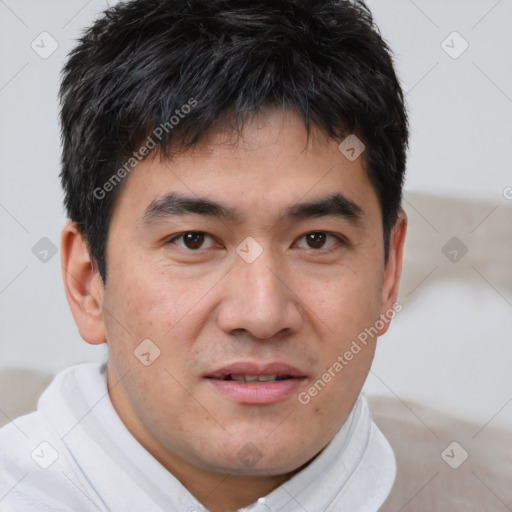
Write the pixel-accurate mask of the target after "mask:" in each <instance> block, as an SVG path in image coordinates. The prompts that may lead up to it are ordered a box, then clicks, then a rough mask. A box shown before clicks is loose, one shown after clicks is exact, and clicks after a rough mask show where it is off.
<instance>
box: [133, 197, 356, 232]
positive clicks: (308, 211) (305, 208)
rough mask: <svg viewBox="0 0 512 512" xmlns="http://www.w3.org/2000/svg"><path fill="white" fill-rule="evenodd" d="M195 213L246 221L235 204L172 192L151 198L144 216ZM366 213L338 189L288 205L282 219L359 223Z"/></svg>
mask: <svg viewBox="0 0 512 512" xmlns="http://www.w3.org/2000/svg"><path fill="white" fill-rule="evenodd" d="M191 214H195V215H203V216H207V217H214V218H220V219H223V220H228V221H231V222H234V223H240V222H243V221H244V220H245V218H246V217H245V216H243V215H241V214H240V213H239V212H238V211H237V210H236V209H235V208H233V207H231V206H229V205H226V204H223V203H219V202H217V201H214V200H212V199H208V198H206V197H192V196H186V195H183V194H180V193H177V192H171V193H170V194H167V195H165V196H163V197H160V198H156V199H154V200H153V201H151V203H150V204H149V205H148V207H147V208H146V209H145V211H144V213H143V215H142V220H143V221H144V223H145V224H152V223H154V222H158V221H161V220H165V219H167V218H169V217H179V216H184V215H191ZM363 215H364V211H363V209H362V208H361V207H360V206H359V205H357V204H356V203H355V202H354V201H352V200H351V199H349V198H348V197H346V196H345V195H343V194H341V193H334V194H331V195H329V196H327V197H324V198H320V199H315V200H313V201H308V202H299V203H295V204H292V205H290V206H288V207H287V208H286V209H285V211H284V214H283V215H282V216H281V220H283V219H285V220H287V219H306V218H318V217H338V218H342V219H346V220H348V221H350V222H352V223H354V224H355V223H358V222H359V221H360V220H361V219H362V217H363Z"/></svg>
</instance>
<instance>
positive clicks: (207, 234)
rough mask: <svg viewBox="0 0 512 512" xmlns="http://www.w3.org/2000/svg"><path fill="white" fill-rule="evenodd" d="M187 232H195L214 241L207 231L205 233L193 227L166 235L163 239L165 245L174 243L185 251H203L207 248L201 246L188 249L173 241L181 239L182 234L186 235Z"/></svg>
mask: <svg viewBox="0 0 512 512" xmlns="http://www.w3.org/2000/svg"><path fill="white" fill-rule="evenodd" d="M187 233H197V234H202V235H204V236H205V238H206V237H208V238H210V239H211V240H212V241H213V242H216V240H215V238H214V237H213V235H210V234H209V233H206V231H197V230H194V229H190V230H188V231H182V232H181V233H175V234H174V235H172V236H171V237H168V238H166V240H165V245H167V244H174V245H176V246H177V247H179V248H180V249H182V250H184V251H187V252H199V251H204V250H206V249H208V247H206V248H203V247H201V248H200V249H189V248H188V247H184V246H181V245H178V244H177V243H176V242H175V241H176V240H177V239H180V238H181V239H182V237H183V235H186V234H187Z"/></svg>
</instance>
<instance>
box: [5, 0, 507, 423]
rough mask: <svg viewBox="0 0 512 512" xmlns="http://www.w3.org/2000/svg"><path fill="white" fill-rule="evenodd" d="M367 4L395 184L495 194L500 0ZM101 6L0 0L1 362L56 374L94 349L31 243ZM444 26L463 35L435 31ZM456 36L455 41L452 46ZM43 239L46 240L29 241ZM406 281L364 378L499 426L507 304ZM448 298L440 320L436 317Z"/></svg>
mask: <svg viewBox="0 0 512 512" xmlns="http://www.w3.org/2000/svg"><path fill="white" fill-rule="evenodd" d="M110 3H114V2H110ZM368 4H369V6H370V7H371V8H372V11H373V12H374V15H375V19H376V21H377V24H378V25H379V26H380V29H381V32H382V34H383V36H384V38H385V39H386V40H387V41H388V42H389V44H390V46H391V48H392V49H393V51H394V53H395V55H396V65H397V69H398V73H399V76H400V78H401V80H402V83H403V87H404V90H405V91H407V96H406V98H407V103H408V107H409V111H410V121H411V131H412V137H411V145H410V157H409V163H408V174H407V185H406V189H407V191H412V192H418V193H427V194H428V193H433V194H440V195H442V196H446V197H459V198H471V199H473V200H479V201H480V200H481V201H484V200H485V201H487V202H489V203H490V204H494V203H495V204H500V203H502V202H504V201H506V198H504V195H503V191H504V190H506V187H509V186H512V172H511V161H512V151H511V147H512V99H511V98H512V66H511V65H510V63H511V62H512V31H511V30H510V26H511V22H512V3H511V2H510V1H496V0H478V1H476V0H472V1H468V0H450V1H449V2H447V1H446V0H428V1H427V0H423V1H420V0H415V1H414V2H413V1H412V0H387V1H385V2H384V1H382V0H380V1H378V0H372V1H369V2H368ZM106 5H107V2H105V1H104V0H91V1H89V2H87V1H85V0H80V1H76V0H73V1H70V0H68V1H64V0H62V1H58V0H46V1H44V2H43V1H35V0H16V2H14V0H6V1H5V2H1V3H0V42H1V48H0V51H1V62H2V67H1V69H0V112H1V133H0V135H1V136H0V169H1V182H0V227H1V237H2V238H1V240H2V251H1V256H0V258H1V267H0V311H1V313H0V315H1V325H0V367H2V366H7V365H17V366H23V367H32V368H39V369H43V370H47V371H52V372H55V371H57V370H59V369H61V368H64V367H66V366H68V365H70V364H73V363H75V362H79V361H86V360H96V359H98V358H101V357H104V355H105V353H106V351H105V348H104V347H92V346H89V345H87V344H86V343H85V342H83V341H82V340H81V338H80V336H79V335H78V332H77V329H76V327H75V325H74V322H73V319H72V317H71V314H70V312H69V309H68V306H67V303H66V300H65V297H64V292H63V288H62V285H61V277H60V262H59V254H58V253H57V254H56V255H55V256H53V257H50V258H49V260H48V261H47V262H42V261H40V260H39V259H38V258H37V257H36V256H35V255H34V254H33V252H32V248H33V247H34V245H35V244H36V243H39V244H42V245H41V246H40V248H39V250H42V249H48V250H50V252H49V253H48V255H49V256H51V243H53V244H54V245H56V246H58V243H59V232H60V228H61V226H62V224H63V222H64V220H65V216H64V213H63V207H62V192H61V189H60V184H59V181H58V173H59V158H60V141H59V131H58V122H57V116H58V107H57V101H56V95H57V90H58V85H59V72H60V69H61V66H62V63H63V62H64V60H65V58H66V54H67V52H68V51H69V50H70V48H71V47H72V46H73V40H74V39H76V38H77V37H78V36H79V34H80V32H81V30H82V28H83V27H84V26H86V25H88V24H89V23H90V22H91V20H92V19H94V17H95V16H96V14H97V13H99V12H100V11H101V10H102V9H103V8H104V7H105V6H106ZM454 31H456V32H458V34H460V36H461V37H462V38H463V39H462V38H461V37H459V36H458V35H451V36H450V37H448V39H447V36H449V35H450V34H452V32H454ZM42 32H48V33H49V34H50V35H51V38H52V39H50V38H49V37H48V36H40V34H41V33H42ZM41 39H43V42H41ZM53 39H54V40H55V41H56V42H57V44H58V48H57V49H56V51H55V52H54V53H53V54H51V55H50V56H49V57H48V58H46V59H44V58H42V57H41V56H39V55H38V54H37V53H36V52H35V51H34V50H33V49H32V47H31V43H32V42H33V41H35V43H34V45H36V44H37V45H39V46H38V47H37V46H36V48H37V50H38V51H39V52H40V53H41V52H43V53H44V52H49V51H50V50H51V48H52V44H55V43H54V42H53ZM443 41H446V42H445V43H444V45H443V46H444V49H443V46H442V42H443ZM465 41H466V42H467V44H468V48H467V50H466V51H465V52H464V53H462V54H461V55H460V56H458V53H459V52H460V51H461V50H462V49H463V48H464V47H465V45H466V42H465ZM445 50H447V51H448V52H450V53H451V54H452V56H450V55H449V54H448V53H447V52H446V51H445ZM454 56H457V58H453V57H454ZM412 206H414V205H412ZM411 224H414V222H411ZM44 237H46V238H48V239H49V241H50V242H51V243H50V244H49V242H48V241H46V240H43V241H42V242H41V241H40V240H41V239H42V238H44ZM511 243H512V242H511V240H503V247H501V246H499V245H498V246H495V247H489V251H500V250H502V249H503V248H504V247H505V246H507V247H510V244H511ZM36 247H39V246H36ZM36 252H37V251H36ZM511 264H512V262H511ZM416 293H417V300H416V302H415V303H414V304H411V307H407V308H405V309H404V311H403V312H402V313H400V315H399V316H398V317H397V318H396V319H395V320H394V323H393V325H392V328H391V329H390V331H389V333H388V334H386V336H385V337H383V338H382V340H381V341H380V342H379V348H378V351H377V356H376V360H375V364H374V367H373V371H374V373H372V374H371V375H370V377H369V379H368V381H367V385H366V389H367V390H368V391H369V392H372V393H382V394H387V395H393V396H398V397H399V398H401V399H415V400H422V401H426V402H431V403H435V404H437V405H439V406H441V407H444V408H447V409H449V410H451V411H452V412H454V413H456V414H460V415H464V416H468V417H471V418H472V419H473V420H474V421H476V422H477V423H478V422H479V423H481V424H484V423H485V422H487V421H490V420H492V421H493V422H495V423H497V424H501V425H507V424H510V423H511V418H512V404H510V403H508V400H510V399H512V381H511V378H510V377H509V374H511V373H512V372H510V363H511V362H512V344H511V343H510V341H511V338H512V336H511V332H512V309H511V308H510V307H507V306H506V305H505V306H504V305H503V304H500V305H497V304H496V303H495V302H493V301H494V300H495V299H493V298H491V297H489V300H488V302H487V303H485V304H484V305H483V306H482V304H481V303H480V302H478V303H475V302H474V301H473V300H472V298H471V297H469V296H468V294H467V293H466V290H465V289H464V287H463V286H461V285H460V284H458V283H457V282H456V281H453V282H452V281H449V280H448V281H446V283H445V285H444V288H438V289H436V290H435V291H434V292H433V291H432V290H431V289H429V288H427V287H425V288H424V289H422V288H419V289H418V291H417V292H416ZM506 300H508V301H512V298H511V297H510V296H508V298H506ZM447 307H448V308H450V312H451V315H450V317H449V318H447V317H446V315H443V313H445V312H446V308H447ZM482 325H484V326H485V330H482ZM475 330H478V331H479V332H482V340H481V345H478V344H477V345H475V346H473V347H468V346H467V339H468V336H469V335H471V334H472V333H473V334H474V333H475ZM484 338H488V339H494V340H499V345H497V346H495V347H494V349H495V350H493V352H492V353H491V354H489V353H488V357H482V353H485V351H486V350H488V349H486V345H485V339H484ZM446 340H449V342H448V343H447V342H446ZM418 351H419V352H418ZM418 355H420V360H418ZM475 358H477V359H476V361H478V370H477V371H476V370H475V368H476V366H475ZM411 361H414V363H412V362H411ZM422 362H424V363H422ZM468 365H469V366H468ZM468 368H469V370H470V371H471V374H469V373H468V372H469V370H468ZM377 376H378V377H377ZM500 408H501V412H499V411H500Z"/></svg>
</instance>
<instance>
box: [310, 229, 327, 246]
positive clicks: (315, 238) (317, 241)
mask: <svg viewBox="0 0 512 512" xmlns="http://www.w3.org/2000/svg"><path fill="white" fill-rule="evenodd" d="M325 237H326V234H325V233H309V234H308V235H307V241H308V245H309V246H310V247H312V248H313V249H320V248H321V247H322V246H323V245H324V244H325Z"/></svg>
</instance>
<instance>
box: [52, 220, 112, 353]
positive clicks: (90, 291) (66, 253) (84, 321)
mask: <svg viewBox="0 0 512 512" xmlns="http://www.w3.org/2000/svg"><path fill="white" fill-rule="evenodd" d="M61 265H62V279H63V282H64V288H65V291H66V298H67V300H68V304H69V307H70V308H71V313H72V314H73V318H74V319H75V323H76V325H77V327H78V330H79V332H80V335H81V336H82V338H83V339H84V340H85V341H87V342H88V343H91V344H93V345H98V344H101V343H105V342H106V340H107V338H106V332H105V327H104V324H103V315H102V308H101V306H102V303H103V283H102V281H101V277H100V275H99V272H98V270H97V269H96V266H95V265H93V264H92V261H91V257H90V254H89V250H88V247H87V244H86V242H85V240H84V239H83V237H82V235H81V234H80V233H79V231H78V228H77V227H76V224H75V223H74V222H72V221H70V220H68V221H67V222H66V224H65V225H64V227H63V229H62V234H61Z"/></svg>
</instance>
